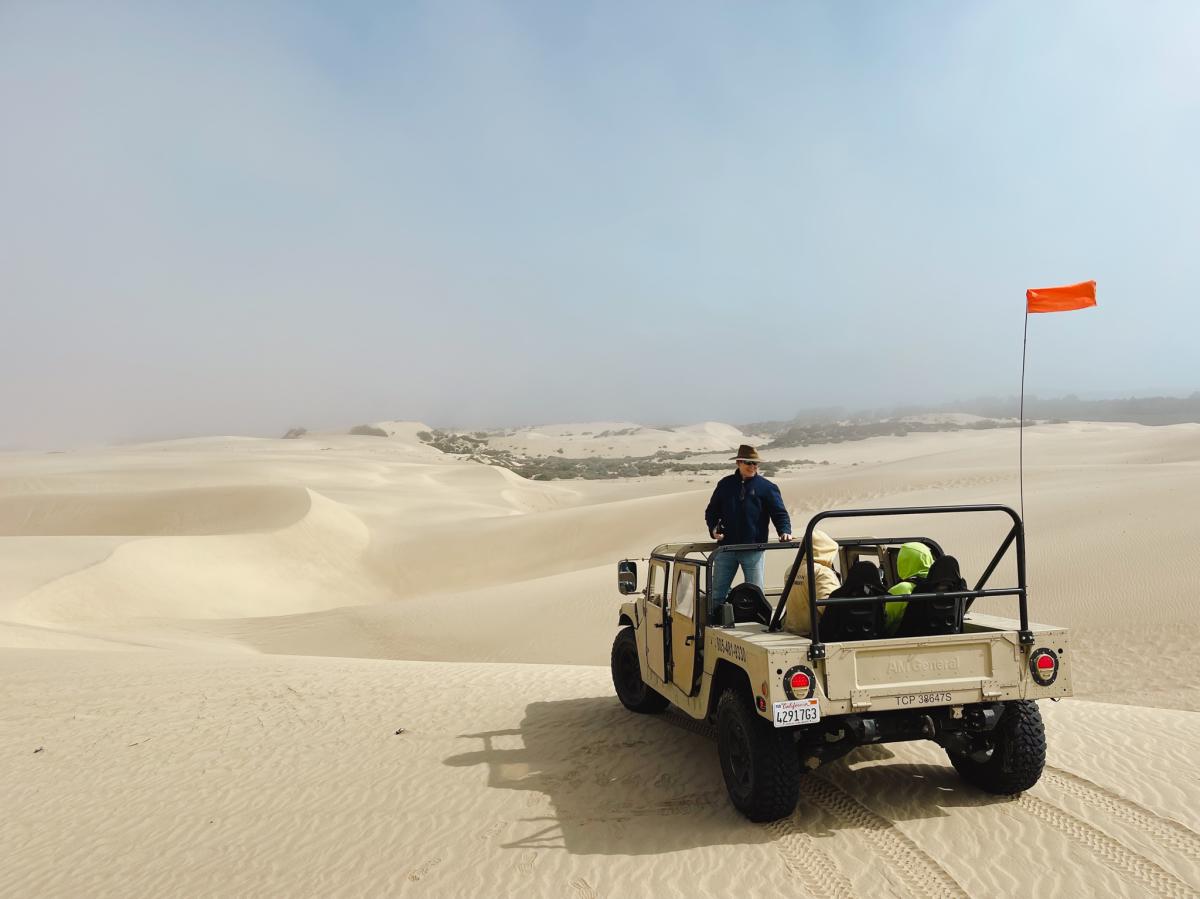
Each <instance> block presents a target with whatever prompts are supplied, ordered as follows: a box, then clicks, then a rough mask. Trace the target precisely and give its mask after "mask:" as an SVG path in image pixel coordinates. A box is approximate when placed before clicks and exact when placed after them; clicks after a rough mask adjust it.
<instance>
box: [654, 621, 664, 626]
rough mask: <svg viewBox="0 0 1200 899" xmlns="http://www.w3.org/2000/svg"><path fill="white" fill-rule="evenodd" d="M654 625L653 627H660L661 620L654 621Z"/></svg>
mask: <svg viewBox="0 0 1200 899" xmlns="http://www.w3.org/2000/svg"><path fill="white" fill-rule="evenodd" d="M654 626H655V627H662V622H661V621H656V622H655V623H654Z"/></svg>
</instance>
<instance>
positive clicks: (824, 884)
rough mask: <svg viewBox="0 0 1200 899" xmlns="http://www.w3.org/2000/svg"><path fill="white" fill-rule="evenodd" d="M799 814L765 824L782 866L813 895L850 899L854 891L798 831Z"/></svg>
mask: <svg viewBox="0 0 1200 899" xmlns="http://www.w3.org/2000/svg"><path fill="white" fill-rule="evenodd" d="M800 814H801V813H800V812H799V811H797V812H793V813H792V815H791V817H789V818H783V819H782V820H779V821H772V822H771V823H770V824H768V825H766V830H767V832H768V833H770V834H771V836H772V837H774V838H775V849H776V851H777V852H778V853H779V854H780V856H781V857H782V858H783V863H784V865H786V866H787V869H788V871H790V872H791V873H792V875H793V876H795V877H796V878H797V879H798V880H799V881H800V883H801V884H802V885H803V886H804V888H805V889H806V890H807V891H808V892H809V893H810V894H812V895H813V896H828V897H831V899H854V888H853V887H852V886H851V885H850V881H849V880H848V879H847V878H846V875H845V874H843V873H842V871H841V869H840V868H838V866H837V863H836V862H835V861H834V860H833V859H832V858H831V857H830V856H829V855H827V854H826V852H825V850H823V849H821V848H820V847H818V846H817V844H816V842H815V841H814V840H813V838H812V837H810V836H809V835H808V834H806V833H801V832H800V830H799V829H798V826H797V816H798V815H800Z"/></svg>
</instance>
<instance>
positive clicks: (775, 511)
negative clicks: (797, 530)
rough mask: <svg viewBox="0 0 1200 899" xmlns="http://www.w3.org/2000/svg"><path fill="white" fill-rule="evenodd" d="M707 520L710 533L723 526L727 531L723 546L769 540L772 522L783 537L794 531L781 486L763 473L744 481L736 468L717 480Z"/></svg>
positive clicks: (722, 542) (705, 516)
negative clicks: (768, 529) (769, 523)
mask: <svg viewBox="0 0 1200 899" xmlns="http://www.w3.org/2000/svg"><path fill="white" fill-rule="evenodd" d="M704 521H705V523H706V524H707V525H708V532H709V533H710V534H711V533H712V532H713V529H714V528H716V527H717V525H718V524H719V525H720V530H721V531H723V532H724V534H725V536H724V537H723V538H722V539H721V544H722V545H723V546H733V545H734V544H736V543H766V542H767V541H768V539H769V538H768V536H767V522H768V521H773V522H775V530H776V531H778V532H779V534H780V536H783V535H784V534H790V533H791V532H792V519H791V518H790V517H788V513H787V507H786V506H784V504H783V497H782V496H780V494H779V488H778V487H776V486H775V485H774V484H772V483H771V482H770V481H768V480H767V479H766V478H764V477H763V476H762V475H758V474H756V475H755V476H754V477H752V478H747V479H745V480H743V478H742V476H741V474H740V473H739V472H736V471H735V472H734V473H733V474H731V475H729V476H728V477H724V478H721V480H719V481H717V489H715V490H714V491H713V495H712V499H710V500H709V501H708V508H707V509H705V510H704Z"/></svg>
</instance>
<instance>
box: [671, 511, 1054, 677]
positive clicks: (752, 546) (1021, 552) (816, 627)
mask: <svg viewBox="0 0 1200 899" xmlns="http://www.w3.org/2000/svg"><path fill="white" fill-rule="evenodd" d="M963 512H999V513H1002V514H1004V515H1007V516H1008V517H1009V518H1011V519H1012V523H1013V525H1012V528H1011V529H1010V530H1009V532H1008V534H1007V535H1006V536H1005V537H1004V539H1003V540H1002V541H1001V542H1000V546H999V548H998V549H997V550H996V553H995V555H993V556H992V560H991V561H990V562H989V563H988V565H987V568H986V569H984V572H983V575H982V576H981V577H980V578H979V580H978V582H976V584H975V586H974V587H973V588H972V589H970V590H963V591H960V592H955V593H910V594H907V595H906V596H904V598H903V599H904V602H929V601H930V600H934V599H965V600H966V608H968V609H969V608H970V607H971V604H972V603H973V602H974V601H975V600H977V599H979V598H980V597H985V596H1016V597H1018V602H1019V604H1020V621H1021V624H1020V630H1019V631H1018V639H1019V640H1020V642H1021V645H1030V644H1032V643H1033V632H1032V631H1030V630H1029V605H1028V592H1027V589H1026V581H1025V526H1024V524H1022V522H1021V516H1019V515H1018V514H1017V513H1016V512H1015V511H1014V510H1013V509H1011V508H1010V507H1008V506H1004V505H999V504H988V505H962V506H902V507H898V508H894V509H840V510H830V511H826V512H819V513H817V514H816V515H814V516H813V517H812V518H811V519H810V520H809V522H808V527H807V528H805V531H804V539H803V540H800V541H795V540H792V541H789V542H788V543H741V544H737V545H733V546H713V544H712V543H688V544H682V545H680V544H675V545H670V550H674V551H673V552H671V551H667V552H660V550H664V549H667V547H668V545H667V544H664V546H661V547H658V548H656V549H655V550H654V552H653V553H651V558H655V559H660V560H662V561H665V562H682V561H685V560H687V557H688V556H689V555H690V554H691V553H693V552H696V553H699V554H700V556H701V560H702V561H703V562H704V564H705V580H706V582H707V585H708V586H709V588H710V590H709V592H710V594H711V584H712V563H713V559H715V558H716V556H717V554H718V553H721V552H739V551H743V550H778V549H792V548H796V549H799V551H800V557H801V558H803V559H805V561H806V564H807V567H808V605H809V612H810V614H811V621H812V623H813V635H812V644H811V645H810V646H809V649H808V657H809V659H813V660H816V659H823V658H825V644H824V643H822V642H821V636H820V616H819V615H818V614H817V609H818V607H824V606H836V605H848V604H851V603H863V602H878V603H886V602H889V601H892V602H894V601H896V598H895V597H893V596H880V597H867V598H863V597H842V598H837V599H830V598H826V599H817V595H816V572H815V569H814V566H815V563H814V561H813V554H812V552H811V551H808V550H809V548H810V547H811V546H812V534H813V531H814V530H815V529H816V527H817V525H818V524H819V523H820V522H822V521H825V520H826V519H831V518H875V517H880V516H895V515H942V514H957V513H963ZM913 542H919V543H924V544H926V545H927V546H929V547H930V548H931V549H933V550H934V554H935V555H938V556H940V555H944V553H943V552H942V548H941V546H939V545H938V544H937V543H936V542H935V541H933V540H931V539H929V538H928V537H848V538H845V539H838V540H837V543H838V545H839V546H880V545H885V544H888V545H891V544H896V543H913ZM1014 542H1015V543H1016V545H1017V586H1016V587H1006V588H1001V589H992V590H988V589H985V585H986V584H987V582H988V579H989V578H990V577H991V576H992V573H993V572H994V571H995V570H996V567H997V566H998V565H999V564H1000V560H1001V559H1003V558H1004V554H1005V553H1006V552H1008V548H1009V547H1010V546H1012V545H1013V543H1014ZM705 553H708V555H707V556H706V555H705ZM691 561H700V560H694V559H693V560H691ZM799 569H800V566H799V565H792V567H791V569H790V570H789V571H788V577H787V581H786V582H785V583H784V585H783V591H782V592H781V593H780V594H779V601H778V603H776V605H775V612H774V614H773V615H772V616H771V623H770V625H769V626H768V628H767V629H768V631H777V630H779V629H780V627H781V626H782V621H783V613H784V608H785V606H786V605H787V596H788V592H789V591H790V590H791V589H792V585H793V584H794V583H795V582H796V575H797V574H798V573H799Z"/></svg>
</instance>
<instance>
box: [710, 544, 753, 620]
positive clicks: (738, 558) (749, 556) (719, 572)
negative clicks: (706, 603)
mask: <svg viewBox="0 0 1200 899" xmlns="http://www.w3.org/2000/svg"><path fill="white" fill-rule="evenodd" d="M739 567H740V568H741V569H742V577H743V579H744V580H745V581H746V583H747V584H757V585H758V586H759V587H762V586H763V551H762V550H761V549H744V550H740V551H738V552H723V553H717V557H716V558H715V559H714V560H713V584H712V598H711V600H710V607H711V610H712V611H713V612H716V611H717V609H719V608H721V606H722V605H724V604H725V598H726V597H727V596H729V588H730V587H731V586H733V576H734V575H735V574H737V570H738V568H739Z"/></svg>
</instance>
